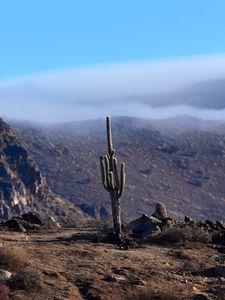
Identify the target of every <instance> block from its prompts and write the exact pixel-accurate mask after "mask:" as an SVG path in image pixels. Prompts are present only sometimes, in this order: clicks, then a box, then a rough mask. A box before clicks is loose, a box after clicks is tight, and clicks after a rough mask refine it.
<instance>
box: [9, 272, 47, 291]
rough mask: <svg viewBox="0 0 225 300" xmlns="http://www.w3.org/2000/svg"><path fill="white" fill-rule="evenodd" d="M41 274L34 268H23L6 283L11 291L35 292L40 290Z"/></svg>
mask: <svg viewBox="0 0 225 300" xmlns="http://www.w3.org/2000/svg"><path fill="white" fill-rule="evenodd" d="M42 280H43V278H42V274H41V273H40V272H39V271H37V270H36V269H34V268H24V269H21V270H20V271H19V272H18V273H16V274H15V275H14V276H13V277H12V278H11V279H10V280H9V282H8V284H9V287H10V289H12V290H25V291H37V290H40V289H41V288H42V285H43V284H42Z"/></svg>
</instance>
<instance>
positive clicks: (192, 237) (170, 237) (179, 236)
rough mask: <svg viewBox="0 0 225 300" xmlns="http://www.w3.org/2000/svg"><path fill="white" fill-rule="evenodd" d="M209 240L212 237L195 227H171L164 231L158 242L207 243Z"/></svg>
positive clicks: (205, 231)
mask: <svg viewBox="0 0 225 300" xmlns="http://www.w3.org/2000/svg"><path fill="white" fill-rule="evenodd" d="M211 239H212V236H211V234H210V233H209V232H208V231H207V230H205V229H204V228H201V227H198V226H196V225H191V226H190V225H186V226H183V227H180V226H179V225H173V226H172V227H169V228H166V229H164V230H163V232H162V235H161V237H160V240H164V241H166V242H169V243H180V244H185V243H187V242H199V243H209V242H210V241H211Z"/></svg>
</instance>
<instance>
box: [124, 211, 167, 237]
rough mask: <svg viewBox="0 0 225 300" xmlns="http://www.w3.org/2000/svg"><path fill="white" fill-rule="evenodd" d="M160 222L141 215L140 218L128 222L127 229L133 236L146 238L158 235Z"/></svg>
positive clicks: (151, 217)
mask: <svg viewBox="0 0 225 300" xmlns="http://www.w3.org/2000/svg"><path fill="white" fill-rule="evenodd" d="M161 226H162V221H161V220H159V219H157V218H155V217H153V216H149V215H147V214H143V215H142V216H141V217H140V218H138V219H136V220H134V221H132V222H130V224H129V225H128V227H129V228H130V229H131V231H132V233H133V235H136V236H146V235H149V234H154V233H160V232H161V230H160V227H161Z"/></svg>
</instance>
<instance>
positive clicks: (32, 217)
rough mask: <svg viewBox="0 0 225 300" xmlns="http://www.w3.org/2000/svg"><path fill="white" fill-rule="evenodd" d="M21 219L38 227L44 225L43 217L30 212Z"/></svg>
mask: <svg viewBox="0 0 225 300" xmlns="http://www.w3.org/2000/svg"><path fill="white" fill-rule="evenodd" d="M21 217H22V218H23V220H25V221H27V222H29V223H31V224H37V225H41V226H43V225H44V223H43V221H42V219H41V217H40V216H39V215H38V214H37V213H34V212H28V213H26V214H23V215H22V216H21Z"/></svg>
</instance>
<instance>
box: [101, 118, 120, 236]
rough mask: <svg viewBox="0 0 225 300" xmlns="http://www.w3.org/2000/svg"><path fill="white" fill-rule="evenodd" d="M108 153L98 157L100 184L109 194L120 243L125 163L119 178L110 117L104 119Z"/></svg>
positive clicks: (115, 228) (116, 234)
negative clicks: (121, 200) (121, 201)
mask: <svg viewBox="0 0 225 300" xmlns="http://www.w3.org/2000/svg"><path fill="white" fill-rule="evenodd" d="M106 129H107V141H108V153H107V154H106V155H105V156H104V157H102V156H101V157H100V166H101V175H102V183H103V186H104V188H105V189H106V190H107V191H108V192H109V194H110V198H111V207H112V217H113V226H114V231H115V237H116V240H117V241H118V242H120V241H121V235H122V232H121V208H120V199H121V197H122V195H123V192H124V187H125V177H126V175H125V163H122V164H121V170H120V178H119V175H118V169H117V159H116V157H115V149H113V143H112V129H111V121H110V117H106Z"/></svg>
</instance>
